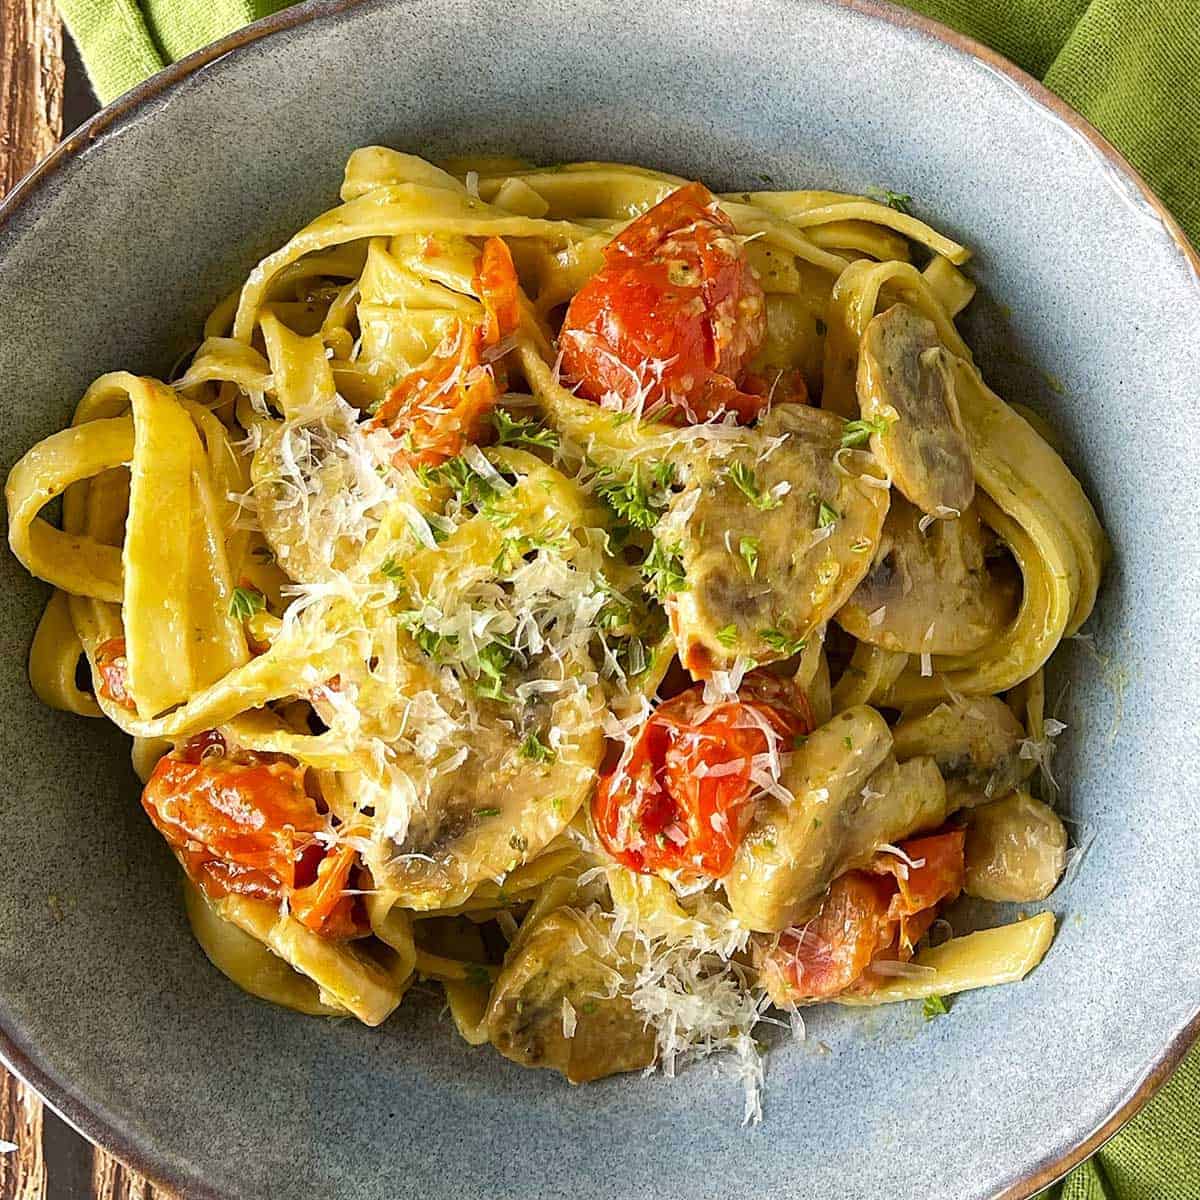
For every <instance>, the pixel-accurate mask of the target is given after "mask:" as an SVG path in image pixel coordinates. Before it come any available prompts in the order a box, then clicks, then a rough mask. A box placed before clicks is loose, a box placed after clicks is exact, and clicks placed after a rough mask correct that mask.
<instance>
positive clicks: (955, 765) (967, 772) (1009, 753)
mask: <svg viewBox="0 0 1200 1200" xmlns="http://www.w3.org/2000/svg"><path fill="white" fill-rule="evenodd" d="M892 738H893V744H894V749H895V753H896V757H897V758H898V759H900V760H901V761H904V760H905V759H909V758H913V757H916V756H917V755H928V756H929V757H931V758H933V759H934V760H935V761H936V762H937V765H938V768H939V770H940V771H941V772H942V774H943V775H944V776H945V778H946V784H947V789H948V792H949V796H950V807H951V808H952V809H954V808H964V807H972V806H974V805H976V804H984V803H986V802H987V801H988V800H990V799H993V798H995V799H999V798H1000V797H1001V796H1004V795H1006V794H1007V793H1008V792H1010V791H1012V789H1013V788H1015V787H1017V786H1018V785H1019V784H1021V783H1023V782H1024V781H1025V780H1026V779H1028V778H1029V776H1030V775H1031V774H1032V773H1033V770H1034V767H1035V766H1036V765H1037V764H1036V760H1035V759H1034V758H1032V757H1027V758H1022V757H1021V746H1022V744H1023V743H1024V741H1025V730H1024V728H1022V726H1021V722H1020V721H1018V720H1017V718H1016V717H1015V716H1014V715H1013V711H1012V709H1011V708H1009V707H1008V705H1007V704H1005V703H1004V701H1003V700H1001V699H1000V698H999V697H998V696H969V697H966V698H964V699H961V700H946V701H943V702H942V703H941V704H938V705H937V706H936V707H934V708H932V709H930V710H929V711H927V712H924V713H918V714H906V715H905V716H904V717H903V718H902V719H901V720H900V722H899V723H898V724H897V725H896V726H895V727H894V728H893V730H892Z"/></svg>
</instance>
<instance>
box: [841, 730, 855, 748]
mask: <svg viewBox="0 0 1200 1200" xmlns="http://www.w3.org/2000/svg"><path fill="white" fill-rule="evenodd" d="M842 745H843V746H845V747H846V749H847V750H853V749H854V739H853V738H852V737H851V736H850V735H849V734H846V736H845V737H844V738H842Z"/></svg>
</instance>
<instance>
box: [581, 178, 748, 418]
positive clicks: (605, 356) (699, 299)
mask: <svg viewBox="0 0 1200 1200" xmlns="http://www.w3.org/2000/svg"><path fill="white" fill-rule="evenodd" d="M604 260H605V265H604V266H603V267H602V268H601V269H600V271H598V272H597V273H596V274H595V275H593V276H592V278H591V279H589V280H588V282H587V283H585V284H584V285H583V287H582V288H580V289H579V291H578V292H577V293H576V294H575V297H574V299H573V300H572V301H571V303H570V306H569V307H568V309H567V315H566V318H565V319H564V321H563V326H562V330H561V332H560V334H559V342H560V345H561V348H562V366H563V371H564V373H565V374H566V376H567V377H568V378H569V379H571V380H573V381H575V382H577V383H578V386H579V390H580V392H581V393H582V394H583V395H584V396H586V397H588V398H589V399H591V400H595V401H597V402H598V401H600V400H602V399H603V398H605V397H606V396H613V397H616V398H617V399H618V400H619V401H620V402H621V405H622V406H623V407H625V408H629V407H630V406H631V405H634V404H636V403H638V402H639V401H640V402H641V403H642V407H643V411H647V410H649V409H651V408H653V407H655V406H656V405H659V404H663V403H665V404H667V405H670V406H672V408H673V409H674V410H675V411H674V413H673V416H674V418H675V419H679V418H682V419H684V420H686V421H689V422H695V421H705V420H708V419H709V418H711V417H714V416H717V415H718V414H720V413H722V412H732V413H735V414H736V415H737V418H738V420H740V421H751V420H753V419H754V417H755V416H757V414H758V413H759V411H760V410H761V409H762V408H764V407H765V405H766V404H767V398H766V397H765V396H761V395H751V394H749V393H748V392H744V391H740V390H739V389H738V387H737V382H736V381H737V379H738V377H739V375H740V374H741V372H742V369H743V368H744V366H745V365H746V363H747V362H749V360H750V359H751V358H752V357H753V355H754V354H755V352H756V351H757V350H758V348H759V346H760V345H761V344H762V340H763V337H764V336H765V334H766V328H767V315H766V301H765V298H764V296H763V290H762V288H761V287H760V285H759V282H758V279H757V276H756V275H755V273H754V271H753V269H752V268H751V267H750V265H749V263H748V262H747V261H746V256H745V253H744V252H743V250H742V246H741V244H740V243H739V242H738V241H737V238H736V236H735V230H734V226H733V222H732V221H730V220H729V218H728V217H727V216H726V215H725V214H724V213H723V212H722V211H721V209H720V207H719V206H718V204H717V200H716V197H715V196H713V194H712V193H711V192H710V191H709V190H708V189H707V188H706V187H705V186H704V185H703V184H700V183H689V184H687V185H686V186H685V187H681V188H679V189H678V190H677V191H674V192H672V193H671V194H670V195H669V196H668V197H667V198H666V199H665V200H663V201H662V202H661V203H659V204H656V205H655V206H654V207H653V208H651V209H650V210H649V211H647V212H645V213H643V214H642V215H641V216H640V217H638V218H637V219H636V220H635V221H633V222H632V223H631V224H630V225H629V226H627V227H626V229H625V230H624V231H623V232H622V233H620V234H618V235H617V237H615V238H614V239H613V240H612V241H611V242H610V243H609V244H608V245H607V246H606V247H605V249H604Z"/></svg>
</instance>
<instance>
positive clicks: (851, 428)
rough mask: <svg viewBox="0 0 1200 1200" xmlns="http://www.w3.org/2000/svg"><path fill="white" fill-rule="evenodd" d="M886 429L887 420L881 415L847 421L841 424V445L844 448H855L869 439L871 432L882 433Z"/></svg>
mask: <svg viewBox="0 0 1200 1200" xmlns="http://www.w3.org/2000/svg"><path fill="white" fill-rule="evenodd" d="M887 431H888V422H887V421H886V420H884V418H883V417H876V418H875V419H874V420H870V421H867V420H863V421H847V422H846V424H845V425H843V426H842V446H843V448H845V449H850V448H855V449H857V447H859V446H865V445H866V444H867V442H869V441H870V440H871V434H873V433H878V434H884V433H887Z"/></svg>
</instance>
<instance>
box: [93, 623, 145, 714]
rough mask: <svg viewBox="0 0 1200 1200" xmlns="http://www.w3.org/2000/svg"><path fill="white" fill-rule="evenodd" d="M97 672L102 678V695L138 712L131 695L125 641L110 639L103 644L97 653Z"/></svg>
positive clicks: (97, 649) (99, 646)
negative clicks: (128, 688)
mask: <svg viewBox="0 0 1200 1200" xmlns="http://www.w3.org/2000/svg"><path fill="white" fill-rule="evenodd" d="M95 662H96V672H97V674H98V675H99V676H100V695H101V696H103V697H104V698H105V699H106V700H111V701H112V702H113V703H114V704H116V705H118V706H119V707H121V708H125V709H128V710H129V711H130V712H136V711H137V709H136V706H135V705H134V703H133V697H132V696H131V695H130V694H129V692H128V690H127V687H128V677H129V661H128V659H126V657H125V639H124V638H123V637H115V638H109V639H108V641H106V642H101V643H100V645H98V646H97V647H96V651H95Z"/></svg>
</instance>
